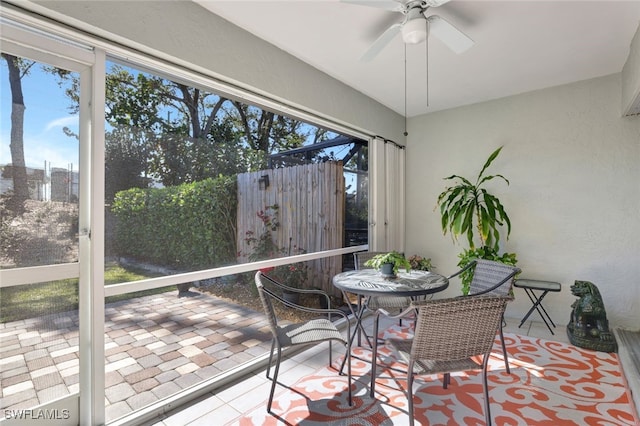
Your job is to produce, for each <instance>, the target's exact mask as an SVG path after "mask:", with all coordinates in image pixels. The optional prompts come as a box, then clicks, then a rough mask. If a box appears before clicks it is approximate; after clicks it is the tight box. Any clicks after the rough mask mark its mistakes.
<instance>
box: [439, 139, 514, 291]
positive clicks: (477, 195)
mask: <svg viewBox="0 0 640 426" xmlns="http://www.w3.org/2000/svg"><path fill="white" fill-rule="evenodd" d="M501 150H502V147H500V148H498V149H496V150H495V151H494V152H493V153H491V155H490V156H489V158H488V159H487V161H486V162H485V163H484V166H483V167H482V170H481V171H480V173H479V174H478V177H477V178H476V181H475V183H472V182H471V181H470V180H468V179H466V178H464V177H462V176H458V175H452V176H449V177H446V178H445V179H446V180H454V181H456V180H457V182H456V185H454V186H451V187H448V188H447V189H445V190H444V191H443V192H442V193H441V194H440V195H439V196H438V205H439V206H440V216H441V220H442V232H443V233H444V234H446V233H447V231H448V232H450V233H451V235H452V236H453V238H454V240H457V238H458V237H459V236H460V235H464V236H466V237H467V242H468V243H469V248H468V249H466V250H464V251H463V252H462V253H460V254H459V255H458V257H459V258H460V261H459V262H458V266H459V267H461V268H463V267H464V266H466V265H467V264H469V263H470V262H472V261H473V260H475V259H487V260H494V261H497V262H502V263H504V264H507V265H512V266H515V264H516V262H517V260H516V255H515V253H503V254H501V255H500V254H498V253H499V249H500V228H501V227H502V226H505V225H506V228H507V236H506V239H509V234H510V233H511V221H510V220H509V216H508V215H507V213H506V212H505V209H504V206H503V205H502V203H501V202H500V200H499V199H498V197H496V196H495V195H492V194H490V193H489V192H488V191H487V190H486V189H485V188H484V187H483V184H484V183H485V182H488V181H490V180H492V179H496V178H498V179H502V180H503V181H504V182H506V184H507V185H509V181H508V180H507V178H505V177H504V176H502V175H488V176H487V175H485V174H484V172H485V171H486V170H487V168H488V167H489V166H490V165H491V163H492V162H493V160H495V159H496V157H497V156H498V154H500V151H501ZM476 233H477V239H478V240H479V242H480V244H479V246H476ZM460 280H461V281H462V292H463V294H468V293H469V286H470V284H471V281H472V280H473V271H472V270H467V271H465V272H464V273H463V274H461V275H460Z"/></svg>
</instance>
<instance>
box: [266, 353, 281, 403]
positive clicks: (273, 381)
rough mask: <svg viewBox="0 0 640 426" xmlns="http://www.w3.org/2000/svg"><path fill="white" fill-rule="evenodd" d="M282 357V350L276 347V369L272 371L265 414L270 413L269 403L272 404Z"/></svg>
mask: <svg viewBox="0 0 640 426" xmlns="http://www.w3.org/2000/svg"><path fill="white" fill-rule="evenodd" d="M281 356H282V350H281V348H280V345H278V354H277V356H276V367H275V368H274V370H273V379H271V393H269V402H268V403H267V413H271V403H272V402H273V395H274V393H275V390H276V382H277V381H278V371H280V359H281Z"/></svg>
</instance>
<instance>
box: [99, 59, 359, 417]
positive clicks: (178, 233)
mask: <svg viewBox="0 0 640 426" xmlns="http://www.w3.org/2000/svg"><path fill="white" fill-rule="evenodd" d="M107 73H108V74H107V80H106V84H107V96H106V101H107V104H106V123H105V129H106V135H105V144H106V145H105V154H106V155H105V160H106V161H105V181H106V182H105V185H106V187H105V194H106V198H107V199H106V204H107V209H106V231H105V235H106V239H105V253H106V256H107V261H106V262H105V265H106V269H105V280H106V285H110V284H116V283H122V282H132V281H138V280H141V279H146V278H153V277H156V276H159V275H170V274H176V273H181V272H187V271H195V270H203V269H209V268H213V267H220V266H227V265H232V264H236V263H245V262H252V261H257V260H264V259H271V258H276V257H282V256H288V255H296V254H301V253H304V252H314V251H321V250H329V249H337V248H341V247H344V246H346V245H354V244H359V242H360V241H366V232H367V227H366V223H367V220H366V218H367V196H366V191H367V184H366V182H367V168H366V164H367V149H366V148H367V143H366V141H363V140H359V139H355V138H352V137H348V136H345V135H340V134H338V133H336V132H331V131H329V130H327V129H322V128H320V127H318V126H314V125H312V124H310V123H305V122H302V121H299V120H296V119H293V118H291V117H286V116H282V115H280V114H278V113H275V112H272V111H268V110H263V109H261V108H258V107H256V106H252V105H245V104H242V103H239V102H234V101H232V100H229V99H226V98H224V97H222V96H220V95H218V94H216V93H214V92H212V91H211V90H209V89H207V88H203V87H195V86H192V85H187V84H184V83H181V82H177V81H173V80H171V79H170V78H166V77H164V76H161V75H155V74H153V73H149V72H143V71H141V70H139V69H136V68H135V67H132V66H131V65H130V64H121V63H115V62H113V63H108V66H107ZM345 186H348V189H346V188H345ZM363 191H364V192H363ZM345 217H347V219H345ZM363 218H364V219H363ZM347 221H348V223H349V227H347V226H346V223H347ZM351 228H353V229H351ZM349 235H353V237H350V236H349ZM349 258H352V257H351V256H349ZM341 270H342V256H333V257H330V258H326V259H322V260H318V261H312V262H306V263H304V264H302V263H294V264H293V265H289V266H288V267H286V268H285V267H282V268H277V269H276V271H273V273H276V272H279V271H284V272H286V274H283V275H282V276H279V277H278V278H279V279H280V280H281V281H284V282H285V283H289V284H295V285H298V284H302V285H304V286H307V287H320V288H323V287H324V288H325V290H329V291H333V288H332V286H331V284H330V283H331V279H330V278H331V276H332V275H333V274H334V273H337V272H340V271H341ZM177 287H178V288H176V286H171V287H165V288H158V289H154V290H151V291H144V292H137V293H135V294H134V293H127V294H121V295H118V296H117V297H110V298H108V299H107V300H106V306H105V314H106V317H105V335H106V347H105V354H106V359H107V364H106V379H107V383H108V384H109V388H108V389H107V391H106V416H107V420H108V421H111V420H114V419H116V418H118V417H119V416H122V415H125V414H127V413H129V412H131V411H134V410H137V409H139V408H141V407H144V406H145V405H149V404H153V403H155V402H157V401H159V400H160V399H162V398H164V397H167V396H169V395H171V394H173V393H175V392H178V391H180V390H183V389H185V388H187V387H189V386H192V385H193V384H195V383H197V382H199V381H202V380H205V379H209V378H211V377H215V376H217V375H219V374H221V373H224V372H225V370H227V369H229V368H233V367H236V366H237V365H238V364H239V363H244V362H247V361H249V360H251V359H252V358H253V357H256V356H259V355H261V354H264V353H265V352H266V351H267V350H268V349H269V347H270V346H269V345H270V336H269V335H268V333H265V328H264V326H265V321H266V318H265V317H264V314H263V313H262V308H261V306H260V302H259V299H258V298H257V294H256V291H255V288H254V284H253V274H252V273H246V274H238V275H236V276H226V277H219V278H211V279H206V280H201V281H199V282H185V283H183V284H180V285H178V286H177ZM316 299H317V298H316ZM314 302H315V303H318V302H317V300H314Z"/></svg>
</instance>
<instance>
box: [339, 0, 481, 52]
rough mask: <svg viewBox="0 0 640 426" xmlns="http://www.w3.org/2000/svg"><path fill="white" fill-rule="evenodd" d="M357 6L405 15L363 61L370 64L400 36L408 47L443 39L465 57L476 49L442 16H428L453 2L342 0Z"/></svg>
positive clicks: (447, 0) (429, 0)
mask: <svg viewBox="0 0 640 426" xmlns="http://www.w3.org/2000/svg"><path fill="white" fill-rule="evenodd" d="M341 1H342V2H344V3H350V4H354V5H358V6H370V7H376V8H379V9H384V10H388V11H391V12H394V13H401V14H402V15H404V19H403V21H402V22H398V23H395V24H393V25H391V26H390V27H389V28H387V29H386V30H385V31H384V32H383V33H382V34H381V35H380V36H379V37H378V38H377V40H376V41H374V42H373V44H372V45H371V46H370V47H369V49H368V50H367V51H366V52H365V53H364V55H362V57H361V58H360V60H361V61H363V62H367V61H370V60H372V59H373V58H374V57H376V56H377V55H378V53H380V52H381V51H382V50H383V49H384V48H385V47H386V46H387V45H388V44H389V43H390V42H391V40H393V39H394V38H395V36H396V35H397V34H398V33H401V34H402V40H403V41H404V43H405V44H419V43H422V42H424V41H426V40H427V38H428V36H429V34H431V35H433V36H434V37H436V38H438V39H440V41H442V42H443V43H444V44H445V45H446V46H447V47H449V49H451V50H452V51H454V52H455V53H458V54H460V53H462V52H464V51H465V50H467V49H469V48H470V47H471V46H473V40H471V39H470V38H469V37H467V35H466V34H464V33H463V32H462V31H460V30H459V29H458V28H456V27H455V26H454V25H453V24H451V23H450V22H449V21H447V20H446V19H444V18H442V17H441V16H439V15H428V16H427V14H426V12H427V10H428V9H429V8H431V7H438V6H442V5H443V4H445V3H448V2H449V1H450V0H408V1H401V0H341Z"/></svg>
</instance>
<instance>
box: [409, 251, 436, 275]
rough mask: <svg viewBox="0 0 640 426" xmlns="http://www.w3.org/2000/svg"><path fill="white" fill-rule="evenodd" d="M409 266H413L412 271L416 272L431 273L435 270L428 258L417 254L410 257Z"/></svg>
mask: <svg viewBox="0 0 640 426" xmlns="http://www.w3.org/2000/svg"><path fill="white" fill-rule="evenodd" d="M407 260H409V264H411V269H413V270H416V271H430V270H431V269H433V265H431V259H430V258H427V257H422V256H419V255H417V254H414V255H413V256H411V257H409V259H407Z"/></svg>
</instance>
